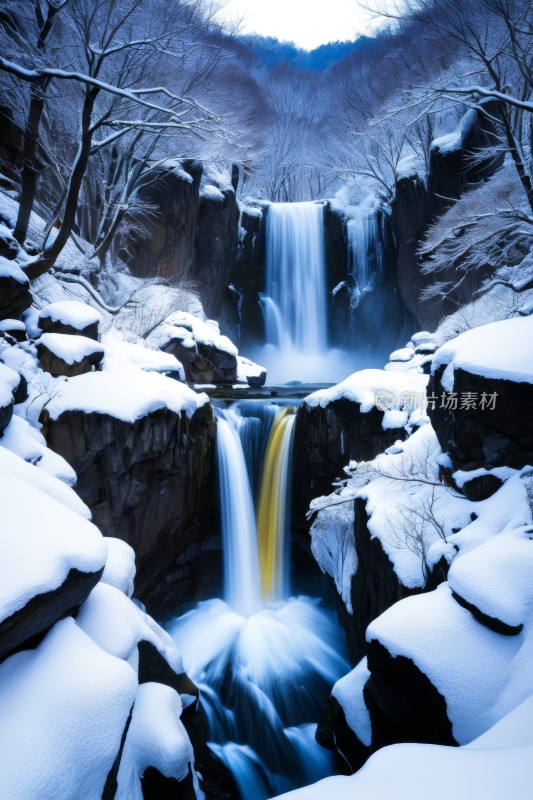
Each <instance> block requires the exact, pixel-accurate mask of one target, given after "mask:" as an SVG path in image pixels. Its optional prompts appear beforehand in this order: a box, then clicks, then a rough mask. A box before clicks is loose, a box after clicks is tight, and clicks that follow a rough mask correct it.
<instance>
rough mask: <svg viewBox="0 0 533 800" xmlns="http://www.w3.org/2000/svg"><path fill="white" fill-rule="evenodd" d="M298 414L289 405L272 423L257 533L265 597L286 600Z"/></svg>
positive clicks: (263, 594)
mask: <svg viewBox="0 0 533 800" xmlns="http://www.w3.org/2000/svg"><path fill="white" fill-rule="evenodd" d="M294 422H295V416H294V414H291V413H290V412H289V409H287V408H285V409H283V410H282V411H281V413H279V414H278V415H277V417H276V419H275V421H274V425H273V426H272V432H271V434H270V439H269V441H268V446H267V451H266V456H265V466H264V470H263V478H262V481H261V493H260V496H259V510H258V514H257V534H258V540H259V560H260V573H261V591H262V596H263V598H264V599H267V600H282V599H284V598H286V597H288V593H289V553H288V550H289V548H288V543H289V535H290V530H289V528H290V507H289V499H290V491H291V480H290V477H291V476H290V466H291V452H292V433H293V429H294Z"/></svg>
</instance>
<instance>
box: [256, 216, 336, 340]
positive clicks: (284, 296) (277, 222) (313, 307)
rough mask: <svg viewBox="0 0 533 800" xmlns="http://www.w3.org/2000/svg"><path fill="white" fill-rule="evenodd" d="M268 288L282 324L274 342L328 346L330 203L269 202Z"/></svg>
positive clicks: (267, 228)
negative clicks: (327, 234) (326, 212)
mask: <svg viewBox="0 0 533 800" xmlns="http://www.w3.org/2000/svg"><path fill="white" fill-rule="evenodd" d="M266 294H267V297H269V298H270V299H271V300H272V303H273V304H274V305H275V306H276V307H277V309H279V322H280V324H281V335H282V341H281V342H275V341H270V343H271V344H279V345H281V346H285V347H287V346H288V347H292V348H293V349H295V350H300V351H302V352H312V353H320V352H324V351H325V350H326V346H327V310H326V256H325V250H324V206H322V205H319V204H317V203H273V204H272V205H271V206H270V207H269V209H268V214H267V225H266ZM270 310H272V307H270ZM268 330H269V319H268V313H267V331H268ZM267 335H270V332H268V333H267Z"/></svg>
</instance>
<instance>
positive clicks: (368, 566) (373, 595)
mask: <svg viewBox="0 0 533 800" xmlns="http://www.w3.org/2000/svg"><path fill="white" fill-rule="evenodd" d="M354 533H355V550H356V553H357V572H356V573H355V575H354V577H353V580H352V608H354V609H356V612H355V613H354V615H353V616H348V617H347V619H348V620H349V621H350V623H351V624H350V626H349V627H348V628H347V629H346V628H345V629H346V633H347V639H348V649H349V653H350V657H351V658H352V660H353V662H354V663H357V662H358V661H359V660H360V659H361V658H362V657H363V656H364V655H365V654H366V650H367V644H366V638H365V634H366V629H367V627H368V625H370V623H371V622H372V621H373V620H374V619H376V617H379V615H380V614H382V613H383V612H384V611H386V610H387V608H390V606H392V605H393V604H394V603H396V602H397V601H398V600H401V598H402V597H405V596H407V595H408V594H412V592H409V591H408V590H407V589H405V587H403V586H402V584H401V583H400V582H399V580H398V578H397V576H396V573H395V572H394V568H393V565H392V562H391V561H390V559H389V557H388V556H387V554H386V553H385V551H384V550H383V547H382V546H381V542H380V541H379V540H378V539H376V538H372V537H371V535H370V531H369V530H368V514H367V510H366V505H365V501H364V500H362V499H360V498H358V499H357V500H355V526H354Z"/></svg>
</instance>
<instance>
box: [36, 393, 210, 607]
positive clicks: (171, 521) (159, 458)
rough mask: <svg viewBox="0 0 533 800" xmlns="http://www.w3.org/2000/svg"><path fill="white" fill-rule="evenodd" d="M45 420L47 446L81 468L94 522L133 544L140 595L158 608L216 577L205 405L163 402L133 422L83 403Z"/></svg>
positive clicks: (82, 490)
mask: <svg viewBox="0 0 533 800" xmlns="http://www.w3.org/2000/svg"><path fill="white" fill-rule="evenodd" d="M41 421H42V422H43V424H44V433H45V436H46V438H47V441H48V444H49V446H50V447H51V448H52V449H53V450H54V451H55V452H57V453H59V454H60V455H62V456H63V457H64V458H65V459H66V460H67V461H68V462H69V463H70V464H71V465H72V467H73V468H74V469H75V471H76V473H77V475H78V483H77V487H76V488H77V492H78V494H79V495H80V497H81V498H82V499H83V500H84V502H85V503H87V505H88V506H89V508H90V509H91V511H92V513H93V521H94V522H95V524H96V525H97V526H98V527H99V528H100V530H101V531H102V533H104V534H106V535H108V536H117V537H119V538H120V539H124V541H126V542H128V544H130V545H131V546H132V547H133V549H134V550H135V553H136V559H137V578H136V582H135V594H136V596H137V597H139V598H141V599H142V600H143V602H145V603H146V605H147V606H148V608H149V612H150V613H151V614H152V615H153V616H161V615H163V614H165V613H166V612H170V611H172V610H173V608H175V607H176V606H177V605H178V604H179V603H184V602H191V601H192V600H194V598H195V597H198V594H199V593H200V592H201V591H202V590H203V589H205V585H204V584H205V583H206V582H207V583H208V584H209V586H210V587H213V586H216V585H217V584H216V582H217V580H218V579H219V576H220V556H219V554H218V553H217V550H219V547H220V544H219V542H218V539H217V540H216V543H212V544H211V545H209V546H208V544H207V542H206V540H208V539H209V534H208V533H207V532H206V529H208V527H209V526H208V525H207V520H208V519H209V515H210V514H211V513H212V509H213V505H212V504H213V502H214V498H215V496H216V492H215V491H214V486H213V481H214V437H215V423H214V419H213V414H212V410H211V407H210V406H209V405H208V406H204V407H203V408H200V409H198V410H197V411H196V412H195V414H194V415H193V417H192V419H190V420H189V419H188V418H187V417H186V416H185V415H182V416H179V415H177V414H175V413H173V412H171V411H170V410H168V409H160V410H158V411H155V412H153V413H151V414H149V415H148V416H146V417H143V418H142V419H139V420H137V421H136V422H135V423H133V424H129V423H126V422H123V421H121V420H118V419H115V418H113V417H110V416H107V415H104V414H95V413H91V414H84V413H83V412H81V411H68V412H65V413H63V414H62V415H61V416H60V417H59V418H58V419H57V420H51V419H50V418H49V417H48V414H47V413H46V411H45V412H43V415H42V420H41ZM202 517H205V520H204V521H205V522H206V525H205V526H204V525H202V526H200V525H199V520H200V518H202ZM209 551H210V552H209ZM217 588H218V587H217Z"/></svg>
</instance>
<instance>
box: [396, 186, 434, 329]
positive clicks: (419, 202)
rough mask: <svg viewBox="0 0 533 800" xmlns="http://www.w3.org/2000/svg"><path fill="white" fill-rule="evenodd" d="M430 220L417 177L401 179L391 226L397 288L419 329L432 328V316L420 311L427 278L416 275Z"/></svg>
mask: <svg viewBox="0 0 533 800" xmlns="http://www.w3.org/2000/svg"><path fill="white" fill-rule="evenodd" d="M430 220H431V203H430V198H429V195H428V192H427V190H426V187H425V186H424V184H423V183H422V181H421V180H420V178H418V177H408V178H402V179H401V180H399V181H398V183H397V184H396V190H395V195H394V200H393V202H392V226H393V231H394V236H395V238H396V242H397V246H398V261H397V272H398V285H399V291H400V293H401V297H402V300H403V303H404V304H405V306H406V308H407V310H408V312H409V313H410V314H411V315H412V317H413V319H416V320H417V321H418V326H419V327H422V328H426V327H429V328H433V327H434V326H435V312H434V310H433V312H432V311H431V310H429V309H428V310H427V312H426V310H425V309H424V307H423V305H422V304H421V302H420V292H421V291H422V289H423V288H424V286H425V285H426V283H427V278H425V276H424V275H422V273H421V272H420V263H419V259H418V256H417V249H418V245H419V243H420V239H421V238H422V235H423V233H424V231H425V230H426V228H427V226H428V224H429V222H430Z"/></svg>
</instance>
